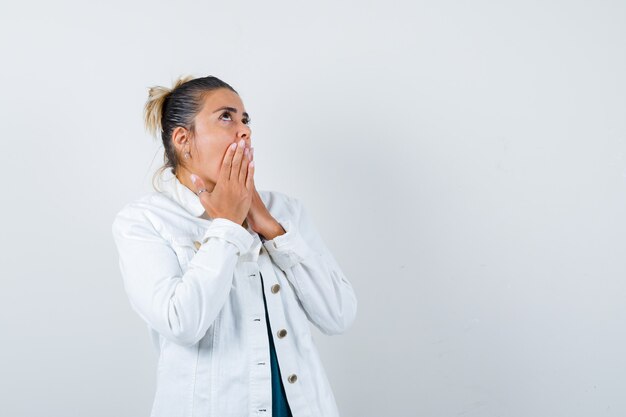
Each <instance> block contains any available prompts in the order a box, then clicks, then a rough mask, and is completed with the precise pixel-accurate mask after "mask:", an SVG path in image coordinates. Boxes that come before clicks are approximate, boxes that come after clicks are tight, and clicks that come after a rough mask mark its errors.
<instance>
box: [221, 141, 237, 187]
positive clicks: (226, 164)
mask: <svg viewBox="0 0 626 417" xmlns="http://www.w3.org/2000/svg"><path fill="white" fill-rule="evenodd" d="M236 147H237V143H234V142H233V143H232V144H231V145H230V146H229V147H228V149H226V153H225V154H224V159H222V166H221V167H220V173H219V178H218V182H219V181H222V182H226V181H228V180H229V179H230V167H231V164H232V161H233V155H235V149H236Z"/></svg>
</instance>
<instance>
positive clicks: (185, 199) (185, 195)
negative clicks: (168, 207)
mask: <svg viewBox="0 0 626 417" xmlns="http://www.w3.org/2000/svg"><path fill="white" fill-rule="evenodd" d="M157 188H158V190H159V192H161V193H163V194H165V195H166V196H168V197H169V198H171V199H172V200H174V201H175V202H177V203H178V204H180V205H181V206H182V207H183V208H184V209H185V210H187V211H188V212H189V213H190V214H192V215H194V216H196V217H204V216H203V214H204V212H205V210H204V206H203V205H202V203H201V202H200V198H199V197H198V196H197V195H196V193H194V192H193V191H191V190H190V189H189V188H187V186H186V185H184V184H183V183H181V182H180V181H179V180H178V178H176V175H174V173H173V172H172V168H166V169H164V170H163V172H161V174H160V175H159V176H158V181H157Z"/></svg>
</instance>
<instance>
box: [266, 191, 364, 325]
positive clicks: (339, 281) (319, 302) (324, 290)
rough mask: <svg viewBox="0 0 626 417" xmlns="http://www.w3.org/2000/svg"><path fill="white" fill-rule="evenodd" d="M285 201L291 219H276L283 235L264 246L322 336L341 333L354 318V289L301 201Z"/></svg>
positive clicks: (355, 303) (355, 302) (292, 199)
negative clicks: (287, 202) (283, 231)
mask: <svg viewBox="0 0 626 417" xmlns="http://www.w3.org/2000/svg"><path fill="white" fill-rule="evenodd" d="M287 198H288V200H289V201H290V206H291V208H292V210H291V211H292V215H291V217H287V216H284V217H282V218H279V217H277V218H276V220H277V221H278V222H279V223H280V224H281V226H282V227H283V228H284V229H285V232H286V233H284V234H282V235H280V236H276V237H275V238H274V239H271V240H266V241H264V242H263V245H264V246H265V248H266V249H267V251H268V253H269V255H270V257H271V258H272V260H273V262H274V263H275V264H276V265H277V266H278V267H279V268H280V269H281V270H283V271H284V272H285V274H286V276H287V279H288V280H289V282H291V283H292V285H293V287H294V289H295V292H296V295H297V296H298V298H299V300H300V303H301V304H302V306H303V308H304V311H305V313H306V315H307V317H308V319H309V321H310V322H311V323H313V324H314V325H315V326H316V327H317V328H318V329H320V330H321V331H322V332H323V333H324V334H327V335H333V334H340V333H343V332H344V331H345V330H346V329H347V328H348V327H350V325H351V324H352V322H353V321H354V319H355V316H356V310H357V299H356V295H355V293H354V289H353V288H352V285H351V284H350V282H349V281H348V280H347V278H346V277H345V275H344V274H343V272H342V270H341V268H340V267H339V265H338V264H337V261H336V260H335V258H334V257H333V255H332V254H331V253H330V251H329V250H328V248H327V247H326V245H325V243H324V241H323V240H322V238H321V236H320V235H319V234H318V232H317V230H316V229H315V226H314V224H313V222H312V220H311V218H310V216H309V213H308V211H307V210H306V209H305V208H304V206H303V205H302V203H301V202H300V200H298V199H297V198H295V197H290V196H287Z"/></svg>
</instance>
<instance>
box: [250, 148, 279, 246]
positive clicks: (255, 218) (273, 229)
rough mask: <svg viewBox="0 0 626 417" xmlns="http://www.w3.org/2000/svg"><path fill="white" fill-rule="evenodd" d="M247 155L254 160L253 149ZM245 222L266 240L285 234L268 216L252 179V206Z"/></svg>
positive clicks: (276, 222)
mask: <svg viewBox="0 0 626 417" xmlns="http://www.w3.org/2000/svg"><path fill="white" fill-rule="evenodd" d="M248 155H249V156H250V160H254V148H249V149H248ZM255 165H256V162H255ZM246 221H247V222H248V225H250V227H251V228H252V230H254V231H255V232H256V233H258V234H260V235H262V236H263V237H264V238H265V239H267V240H271V239H274V238H275V237H276V236H279V235H282V234H284V233H285V229H283V227H282V226H281V225H280V223H278V221H276V219H275V218H274V217H273V216H272V215H271V214H270V212H269V210H268V209H267V207H265V203H263V200H261V196H260V195H259V193H258V191H257V189H256V185H255V184H254V178H253V179H252V204H251V205H250V211H248V216H247V217H246Z"/></svg>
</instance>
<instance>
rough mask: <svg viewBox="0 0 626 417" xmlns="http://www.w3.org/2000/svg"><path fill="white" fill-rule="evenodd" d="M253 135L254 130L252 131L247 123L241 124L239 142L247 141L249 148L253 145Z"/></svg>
mask: <svg viewBox="0 0 626 417" xmlns="http://www.w3.org/2000/svg"><path fill="white" fill-rule="evenodd" d="M251 134H252V129H250V126H248V125H246V124H245V123H242V124H241V128H240V129H239V132H238V135H237V140H241V139H243V140H245V141H246V145H247V146H248V147H249V146H250V145H251V142H250V141H251V137H250V136H251Z"/></svg>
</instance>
